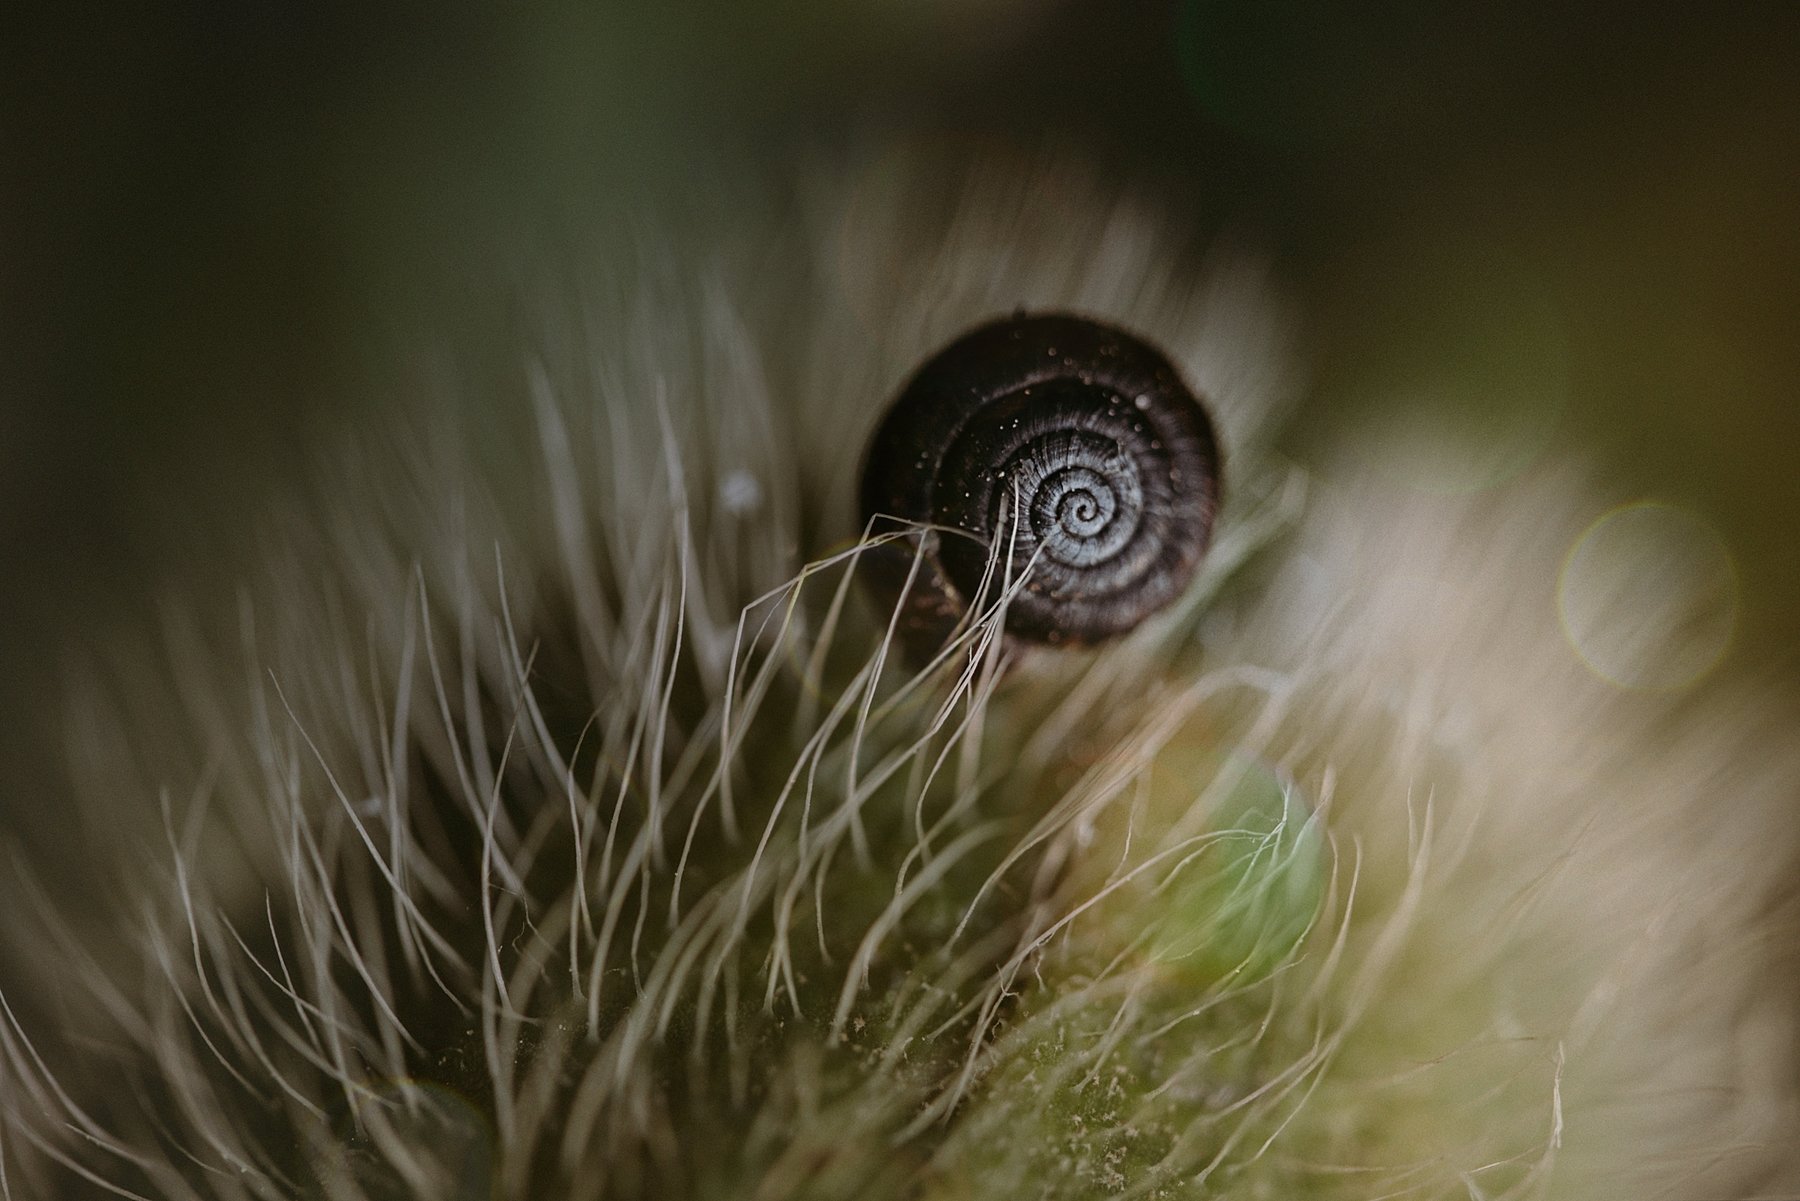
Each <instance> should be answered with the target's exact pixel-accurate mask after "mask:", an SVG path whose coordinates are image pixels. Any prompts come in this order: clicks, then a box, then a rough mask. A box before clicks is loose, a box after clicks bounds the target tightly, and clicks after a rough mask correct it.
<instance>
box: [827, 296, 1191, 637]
mask: <svg viewBox="0 0 1800 1201" xmlns="http://www.w3.org/2000/svg"><path fill="white" fill-rule="evenodd" d="M1218 505H1219V452H1218V444H1217V441H1216V440H1215V438H1214V436H1213V430H1212V423H1211V421H1210V420H1209V419H1208V418H1207V415H1206V410H1205V409H1204V408H1203V407H1202V406H1201V404H1200V401H1199V400H1198V399H1196V397H1195V396H1194V394H1193V393H1192V392H1191V391H1189V389H1188V388H1187V386H1186V385H1185V384H1184V383H1183V382H1182V380H1181V377H1180V374H1179V373H1178V372H1177V371H1176V370H1175V368H1174V366H1173V365H1171V364H1170V363H1169V361H1168V360H1167V359H1166V358H1165V357H1164V356H1163V355H1162V354H1161V353H1160V352H1158V351H1157V350H1156V349H1155V348H1153V347H1151V346H1150V345H1148V344H1147V343H1145V342H1143V341H1141V340H1140V339H1138V338H1135V337H1133V336H1132V335H1130V334H1128V333H1126V332H1124V331H1123V330H1120V329H1116V328H1114V327H1112V326H1108V325H1103V324H1101V323H1099V322H1097V321H1090V320H1087V319H1085V318H1082V317H1075V316H1071V315H1067V314H1038V315H1032V316H1027V315H1023V314H1020V315H1017V316H1014V317H1011V318H1008V319H1005V320H1001V321H995V322H993V323H991V324H987V325H982V326H979V327H978V328H976V329H974V330H971V331H970V332H968V333H966V334H964V335H963V336H962V337H960V338H958V339H957V340H956V341H954V342H952V343H951V344H950V345H949V346H947V347H945V348H944V349H943V350H941V351H939V352H938V353H937V354H936V355H935V356H933V357H932V358H931V359H930V360H928V361H927V362H926V363H925V364H924V366H922V367H920V368H919V370H918V372H917V373H916V374H915V375H914V376H913V377H912V379H911V380H910V381H909V382H908V383H907V385H906V387H905V388H904V389H903V390H902V391H901V393H900V395H899V397H898V398H897V399H896V400H895V401H894V403H893V405H892V407H891V408H890V409H889V410H888V412H887V415H886V416H885V417H884V418H883V419H882V422H881V425H880V426H879V427H878V428H877V430H876V432H875V436H874V439H873V441H872V442H871V443H870V446H869V451H868V456H867V458H866V460H865V463H864V468H863V477H862V510H863V520H864V522H865V523H866V524H868V526H869V528H870V529H871V531H872V532H873V533H876V534H880V533H884V532H889V531H893V530H896V529H910V530H911V531H912V532H911V534H910V535H909V537H908V538H907V539H902V540H900V541H898V542H891V543H888V544H885V545H884V546H883V547H881V548H878V549H876V550H874V551H871V552H870V562H869V570H868V572H867V579H868V580H869V582H870V584H871V586H872V587H873V588H874V590H875V592H876V594H877V596H878V598H879V599H880V600H881V601H882V602H883V603H886V604H889V605H893V604H898V605H899V606H900V613H899V626H900V632H901V634H902V636H903V637H904V638H905V640H906V641H907V643H908V644H909V645H911V646H912V647H914V648H915V649H919V650H930V649H935V648H936V647H937V646H940V645H942V643H943V641H944V640H945V639H946V638H947V637H948V636H949V634H950V632H951V631H952V630H953V629H954V628H955V626H956V624H957V622H958V621H959V620H961V618H962V617H963V616H964V614H965V613H967V612H968V611H969V609H970V607H971V606H972V605H974V604H976V603H977V602H982V601H985V600H987V599H990V598H994V597H997V596H998V595H999V591H998V590H999V589H1000V588H1001V587H1002V586H1003V581H1011V582H1013V583H1015V584H1017V583H1018V582H1019V581H1021V580H1022V581H1023V586H1022V587H1021V588H1019V589H1018V590H1017V591H1016V592H1015V594H1014V596H1013V598H1012V600H1011V601H1010V602H1009V605H1008V609H1007V615H1006V631H1007V634H1008V635H1009V636H1011V637H1013V638H1016V639H1023V640H1027V641H1032V642H1044V643H1090V642H1097V641H1100V640H1102V639H1106V638H1111V637H1114V636H1116V635H1119V634H1123V633H1125V632H1126V631H1128V630H1130V629H1132V628H1133V627H1135V626H1136V625H1138V623H1140V622H1142V621H1143V620H1144V619H1145V618H1146V617H1148V616H1150V615H1151V614H1152V613H1154V612H1156V611H1157V610H1159V609H1161V608H1163V607H1164V606H1165V605H1167V604H1169V603H1170V602H1171V601H1173V600H1174V599H1175V598H1176V597H1177V596H1179V595H1180V594H1181V592H1182V591H1183V590H1184V589H1185V588H1186V587H1187V584H1188V582H1189V580H1191V579H1192V578H1193V574H1194V570H1195V568H1196V567H1197V566H1198V565H1199V563H1200V559H1201V557H1202V555H1203V554H1204V553H1205V551H1206V547H1207V543H1208V541H1209V539H1210V537H1211V534H1212V526H1213V518H1214V516H1215V514H1216V513H1217V511H1218ZM923 525H930V526H941V527H949V530H950V531H961V535H966V536H961V535H959V534H957V533H955V532H941V533H940V532H937V531H926V530H922V529H921V528H920V527H921V526H923ZM995 548H998V553H1000V554H1002V555H1006V554H1007V553H1008V551H1010V562H1002V563H998V564H995V565H992V566H991V565H990V555H991V554H993V553H995ZM915 556H917V557H920V558H922V561H921V562H920V563H919V565H918V567H917V569H916V576H915V578H913V579H912V581H911V583H910V585H909V584H908V577H909V575H914V574H915V569H914V564H913V560H914V558H915Z"/></svg>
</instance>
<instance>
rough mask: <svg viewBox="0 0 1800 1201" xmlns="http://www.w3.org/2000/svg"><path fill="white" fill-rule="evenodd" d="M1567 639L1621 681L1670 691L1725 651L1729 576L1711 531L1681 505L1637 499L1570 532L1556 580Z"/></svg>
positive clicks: (1732, 587)
mask: <svg viewBox="0 0 1800 1201" xmlns="http://www.w3.org/2000/svg"><path fill="white" fill-rule="evenodd" d="M1556 604H1557V613H1558V616H1559V617H1560V618H1561V620H1562V627H1563V632H1564V634H1565V636H1566V637H1567V638H1568V640H1569V645H1570V646H1571V647H1573V648H1574V650H1575V653H1576V654H1578V655H1579V656H1580V657H1581V659H1582V661H1583V662H1585V663H1586V664H1587V665H1588V666H1589V667H1590V668H1592V669H1593V671H1594V672H1595V673H1596V674H1597V675H1599V676H1600V677H1601V678H1603V679H1605V680H1608V681H1610V682H1612V683H1614V684H1617V685H1618V686H1620V687H1622V688H1630V689H1634V690H1639V691H1646V692H1674V691H1679V690H1680V689H1683V688H1686V687H1688V686H1690V685H1692V684H1693V683H1695V682H1696V681H1698V680H1699V679H1700V678H1701V677H1702V676H1704V675H1705V674H1706V673H1707V672H1708V671H1709V670H1711V669H1712V667H1713V666H1715V665H1716V664H1717V663H1718V662H1719V660H1720V659H1721V658H1722V657H1723V656H1724V654H1725V650H1726V648H1727V646H1729V645H1730V642H1731V636H1732V633H1733V631H1734V630H1735V629H1736V627H1737V621H1738V604H1739V602H1738V575H1737V568H1736V565H1735V564H1734V563H1733V561H1732V558H1731V552H1730V551H1729V550H1728V549H1727V548H1726V546H1725V542H1724V540H1723V539H1722V538H1721V537H1720V536H1719V534H1718V532H1717V531H1715V530H1714V529H1713V527H1712V526H1711V525H1709V524H1708V523H1707V522H1706V521H1704V520H1702V519H1701V518H1700V517H1699V516H1697V515H1695V514H1693V513H1690V512H1688V511H1687V510H1686V509H1682V508H1679V507H1677V506H1675V505H1671V504H1666V503H1663V502H1660V501H1639V502H1637V503H1634V504H1628V505H1624V506H1621V507H1619V508H1617V509H1613V510H1611V511H1610V512H1607V513H1605V514H1603V515H1602V516H1601V517H1600V518H1599V519H1598V520H1596V521H1595V522H1594V523H1593V524H1592V525H1590V526H1589V527H1588V528H1587V529H1586V530H1585V531H1583V532H1582V534H1581V536H1580V537H1579V538H1577V539H1576V540H1575V543H1574V545H1573V547H1571V549H1570V551H1569V553H1568V556H1567V557H1566V558H1565V559H1564V561H1563V566H1562V571H1561V573H1560V575H1559V577H1558V580H1557V589H1556Z"/></svg>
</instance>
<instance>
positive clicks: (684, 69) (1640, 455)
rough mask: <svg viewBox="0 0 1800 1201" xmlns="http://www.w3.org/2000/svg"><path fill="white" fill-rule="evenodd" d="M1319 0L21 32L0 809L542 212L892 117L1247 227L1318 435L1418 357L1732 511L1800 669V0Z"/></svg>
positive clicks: (497, 9) (779, 1) (51, 810)
mask: <svg viewBox="0 0 1800 1201" xmlns="http://www.w3.org/2000/svg"><path fill="white" fill-rule="evenodd" d="M1323 7H1324V6H1320V5H1316V4H1298V3H1292V2H1287V0H1282V2H1271V0H1198V2H1196V0H1184V2H1182V3H1136V4H1126V3H1100V2H1078V0H1075V2H1070V3H1063V4H1033V3H1029V2H1028V0H747V2H744V3H739V4H723V3H690V4H685V5H677V4H671V3H667V2H661V3H649V2H644V3H639V2H637V0H626V2H614V3H607V2H601V0H596V2H594V3H590V4H586V5H556V4H525V5H522V6H502V5H486V4H479V5H478V4H474V3H457V2H449V3H432V4H419V5H400V6H393V7H387V8H380V9H370V8H368V7H366V6H361V5H357V6H352V5H348V4H337V3H325V4H310V5H308V4H301V3H298V2H296V0H230V2H227V0H167V2H165V3H162V4H160V5H157V6H155V7H154V8H151V7H144V8H138V9H133V8H128V7H125V6H115V7H111V8H103V7H98V6H95V7H82V6H74V7H63V8H59V9H58V10H57V12H56V13H55V14H48V13H45V14H39V15H38V16H37V17H36V18H29V19H27V20H26V21H25V22H23V23H22V24H19V25H15V26H14V27H13V28H12V29H11V30H10V31H9V32H8V33H7V34H6V36H5V37H4V38H3V39H0V136H3V139H4V140H3V141H0V768H3V770H0V828H4V827H6V826H12V827H14V828H19V829H23V830H25V831H26V832H27V833H28V834H29V835H31V836H32V837H34V838H35V837H39V836H43V835H45V834H52V835H53V834H54V833H55V831H56V830H57V828H58V824H59V816H60V814H61V812H62V802H61V801H60V799H59V798H60V795H61V790H62V785H61V783H60V782H59V777H58V772H57V768H56V755H57V749H56V739H57V737H58V733H57V720H58V711H57V710H58V704H59V700H58V686H57V679H58V673H59V672H60V671H61V670H62V669H63V665H64V664H65V662H66V661H67V660H68V659H70V658H71V657H79V656H80V655H81V654H83V653H86V652H87V651H90V650H92V649H94V648H96V647H99V646H101V645H103V644H104V643H105V642H106V641H107V640H108V639H109V638H110V637H112V632H113V631H116V630H117V629H118V628H120V627H122V626H123V627H129V628H139V627H143V628H147V627H148V625H149V623H150V621H151V615H150V609H151V605H152V597H153V594H154V588H155V586H156V583H157V581H159V580H161V579H164V578H167V577H169V576H171V575H175V576H180V577H182V578H185V579H187V580H188V581H190V586H193V584H192V582H195V581H197V582H198V585H199V586H200V587H217V588H221V589H228V588H229V587H230V586H231V581H230V577H229V569H228V568H226V567H225V566H223V564H226V563H228V562H229V561H230V558H231V553H232V546H231V543H232V538H231V533H230V531H232V530H233V529H235V530H236V534H237V537H238V538H239V539H241V538H242V537H243V536H244V530H243V528H242V526H241V525H239V526H236V527H234V526H232V525H231V523H230V522H229V521H224V522H221V521H219V520H217V515H219V514H221V513H224V514H231V513H236V512H239V511H241V508H242V506H244V505H245V504H246V503H248V502H250V501H252V500H253V499H254V498H255V497H257V496H258V495H261V494H263V493H265V492H267V491H268V490H269V489H270V487H271V484H272V481H275V480H279V479H280V478H282V477H283V475H284V474H292V473H293V472H294V471H295V470H297V466H298V464H299V463H300V461H301V460H303V459H304V457H305V454H306V450H305V448H306V447H307V446H308V445H309V443H310V442H312V441H313V440H315V439H316V438H317V437H318V436H320V434H321V432H323V431H329V430H330V429H332V428H333V427H334V422H338V421H341V420H342V418H343V416H344V415H345V410H346V409H347V408H348V407H349V406H350V405H352V404H353V403H358V402H357V401H355V400H354V399H353V398H356V397H359V396H366V395H367V394H368V388H367V381H368V380H369V379H370V378H372V377H375V376H379V375H380V373H381V371H382V364H384V363H386V362H388V361H391V360H392V359H394V358H395V357H396V356H398V355H400V354H402V353H404V343H405V340H406V337H407V336H408V334H407V331H408V330H409V329H411V328H413V327H414V324H415V323H416V322H417V321H418V320H420V319H421V318H422V319H423V320H424V321H425V322H427V323H428V322H429V320H430V317H431V314H432V313H434V312H440V313H441V312H442V311H444V310H445V308H446V306H450V307H453V306H454V305H455V304H456V303H457V298H458V297H460V296H464V295H466V294H467V293H468V292H469V291H470V290H479V288H480V287H481V284H480V282H479V281H481V280H482V279H483V278H484V273H486V274H488V275H491V274H492V273H496V272H498V273H502V274H503V273H504V270H505V256H506V253H507V251H506V248H507V247H508V246H509V245H512V244H513V237H514V234H515V232H516V230H517V229H518V228H520V227H521V226H522V225H529V224H530V223H531V222H532V221H533V220H534V219H535V218H536V217H537V216H538V215H541V214H543V213H545V212H550V211H558V210H562V211H567V210H568V209H569V208H570V207H571V206H570V201H571V198H576V200H577V201H578V198H580V197H583V196H589V195H601V194H614V193H621V192H629V191H631V190H634V189H639V188H641V187H643V186H644V185H645V184H646V183H647V182H655V183H657V184H658V185H659V186H663V187H670V186H673V187H675V188H678V189H679V188H682V187H693V188H706V187H709V186H711V182H712V181H710V180H709V179H708V178H707V177H706V175H705V174H704V173H703V172H701V171H699V170H698V169H697V168H695V167H694V165H693V164H694V163H696V162H699V161H701V160H702V159H703V158H704V157H705V155H706V154H707V153H708V152H709V151H712V150H716V149H718V148H720V147H726V148H729V149H730V151H731V153H733V154H737V155H740V156H742V157H744V158H745V159H746V160H747V161H756V160H761V159H767V160H770V161H779V160H780V159H781V157H782V156H783V155H786V154H788V153H790V152H792V151H794V150H796V149H801V150H805V149H808V148H811V151H812V152H814V153H816V152H817V149H818V148H819V147H825V148H830V147H832V146H837V145H844V144H849V143H852V142H854V141H856V140H857V139H858V138H859V137H861V136H863V134H864V133H865V132H866V131H871V130H872V131H876V132H877V133H879V132H882V131H892V132H900V131H906V132H909V133H912V132H920V131H923V133H924V135H925V136H926V137H927V138H930V137H932V136H938V137H942V138H944V139H947V140H957V141H959V142H967V141H970V140H972V139H978V138H982V137H993V138H996V139H999V140H1003V141H1006V142H1010V143H1013V144H1016V145H1018V146H1022V147H1024V148H1026V149H1039V148H1041V149H1044V150H1049V151H1074V152H1077V153H1079V154H1081V155H1084V156H1085V157H1087V158H1089V159H1091V160H1093V161H1095V162H1097V163H1099V164H1101V165H1102V166H1103V167H1105V168H1107V169H1110V170H1114V171H1117V172H1119V173H1120V174H1122V175H1125V176H1128V177H1130V178H1131V179H1133V180H1134V181H1137V182H1138V183H1139V184H1141V186H1143V187H1144V188H1146V189H1147V190H1149V191H1150V192H1151V193H1152V194H1154V195H1156V196H1157V197H1158V199H1159V200H1160V201H1161V202H1162V203H1164V204H1165V205H1167V206H1170V207H1173V208H1174V209H1175V210H1176V211H1181V212H1191V213H1192V214H1193V217H1194V222H1195V225H1196V228H1197V229H1201V230H1210V229H1234V230H1239V231H1248V232H1249V235H1250V237H1251V238H1252V239H1253V240H1254V241H1255V242H1257V243H1259V244H1260V245H1261V246H1262V247H1263V248H1264V249H1266V250H1267V251H1268V252H1269V253H1270V254H1271V255H1272V256H1273V258H1274V260H1275V263H1276V265H1277V267H1278V269H1279V271H1280V273H1281V274H1282V276H1284V277H1285V278H1286V279H1287V280H1288V281H1289V283H1290V284H1291V285H1292V288H1293V290H1294V293H1295V296H1296V299H1297V301H1298V304H1299V307H1300V309H1301V311H1302V312H1303V314H1304V318H1305V323H1306V327H1307V334H1306V344H1307V346H1308V347H1309V351H1310V354H1311V355H1312V363H1311V378H1312V381H1313V382H1312V385H1311V387H1310V389H1309V402H1308V403H1309V408H1308V410H1307V413H1306V416H1305V419H1304V420H1303V421H1302V422H1301V423H1300V424H1299V426H1298V427H1297V431H1298V432H1297V434H1296V437H1297V438H1298V439H1299V440H1300V441H1302V442H1304V441H1306V440H1307V439H1309V438H1313V437H1317V438H1318V439H1319V440H1320V441H1321V442H1322V441H1323V440H1325V439H1326V438H1328V437H1332V436H1334V435H1335V434H1336V433H1338V432H1341V431H1342V430H1343V429H1346V428H1352V427H1354V425H1355V424H1356V423H1359V422H1364V421H1366V420H1367V419H1368V416H1369V412H1370V408H1369V407H1370V406H1371V405H1377V406H1379V405H1381V404H1384V403H1387V402H1386V401H1382V400H1380V399H1377V398H1380V397H1382V396H1384V395H1385V396H1389V397H1391V396H1392V395H1395V394H1399V393H1407V388H1406V387H1397V386H1396V385H1397V384H1408V383H1412V384H1419V387H1418V388H1415V389H1414V390H1413V391H1414V392H1416V393H1417V395H1418V396H1422V397H1423V399H1417V398H1415V401H1413V402H1409V403H1417V404H1420V405H1423V406H1425V408H1427V409H1429V410H1431V411H1430V412H1429V413H1426V414H1424V415H1423V416H1424V417H1425V418H1428V419H1429V420H1430V421H1431V422H1433V423H1434V428H1435V427H1436V426H1439V425H1441V426H1442V427H1443V428H1446V429H1449V430H1451V431H1452V432H1456V431H1461V432H1463V433H1465V434H1468V435H1470V436H1472V437H1475V438H1476V439H1478V440H1481V439H1486V440H1489V441H1492V440H1496V439H1497V440H1500V441H1506V440H1509V439H1510V440H1512V441H1513V442H1516V443H1517V446H1518V448H1519V456H1520V458H1521V459H1522V460H1528V459H1529V458H1530V457H1531V456H1532V455H1533V454H1535V453H1538V452H1539V451H1540V450H1541V449H1543V448H1544V447H1546V446H1552V445H1554V446H1568V445H1580V446H1591V447H1593V448H1595V450H1596V453H1597V455H1598V457H1599V460H1600V461H1601V463H1602V464H1603V465H1604V471H1605V472H1606V473H1607V475H1608V477H1609V478H1610V479H1611V480H1613V481H1614V482H1615V483H1616V486H1617V487H1618V488H1619V489H1620V491H1621V494H1622V495H1632V494H1647V495H1655V496H1659V497H1663V498H1666V499H1670V500H1673V501H1675V502H1677V503H1681V504H1685V505H1687V506H1689V507H1691V508H1693V509H1695V510H1697V511H1699V512H1701V513H1702V514H1703V515H1705V516H1706V517H1708V518H1709V519H1710V520H1712V521H1713V522H1714V523H1715V524H1716V525H1717V526H1718V527H1719V528H1720V529H1721V531H1722V532H1723V533H1724V535H1725V537H1726V539H1727V541H1728V543H1729V544H1730V546H1731V548H1732V550H1733V552H1734V554H1735V555H1736V557H1737V561H1738V564H1739V567H1740V569H1741V572H1742V577H1743V587H1744V598H1745V609H1744V615H1743V621H1742V626H1741V629H1740V634H1739V637H1738V639H1737V642H1736V644H1735V646H1734V648H1733V650H1732V652H1731V653H1732V654H1733V655H1734V656H1737V657H1739V658H1740V659H1744V660H1748V661H1752V662H1754V663H1756V664H1757V665H1758V666H1761V667H1769V666H1771V665H1772V666H1773V668H1774V670H1778V671H1788V672H1789V674H1790V675H1791V674H1792V670H1791V668H1792V664H1793V663H1794V662H1795V657H1794V652H1795V648H1796V645H1800V551H1797V550H1796V545H1797V543H1796V534H1795V526H1796V524H1797V519H1800V470H1796V468H1797V466H1800V403H1797V397H1796V385H1795V381H1796V379H1800V322H1797V321H1796V314H1797V312H1800V302H1797V301H1796V296H1800V291H1797V289H1800V220H1797V215H1800V166H1797V164H1800V83H1796V77H1797V76H1800V5H1791V4H1785V3H1773V2H1771V3H1767V4H1760V5H1748V6H1737V5H1732V4H1723V3H1721V4H1683V5H1663V6H1660V7H1659V6H1657V5H1654V4H1642V3H1639V4H1631V5H1615V6H1595V5H1587V6H1582V5H1573V6H1572V5H1568V4H1566V3H1547V2H1531V3H1513V4H1507V5H1504V6H1502V5H1443V4H1438V3H1411V4H1397V5H1386V6H1382V7H1381V8H1380V9H1379V10H1378V11H1377V12H1376V13H1373V14H1371V13H1368V12H1351V11H1348V9H1345V10H1341V11H1336V12H1331V13H1326V12H1324V11H1321V10H1322V9H1323ZM1359 7H1360V6H1359ZM11 21H12V19H11V18H9V23H11ZM574 207H579V205H578V203H577V204H576V205H575V206H574ZM1420 381H1424V382H1423V383H1420ZM1407 394H1408V395H1411V394H1412V393H1407ZM1420 415H1421V414H1420V413H1418V412H1413V413H1412V414H1411V416H1413V417H1418V416H1420ZM1403 416H1406V415H1405V414H1403ZM1409 419H1410V418H1409ZM209 573H210V574H209Z"/></svg>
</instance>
